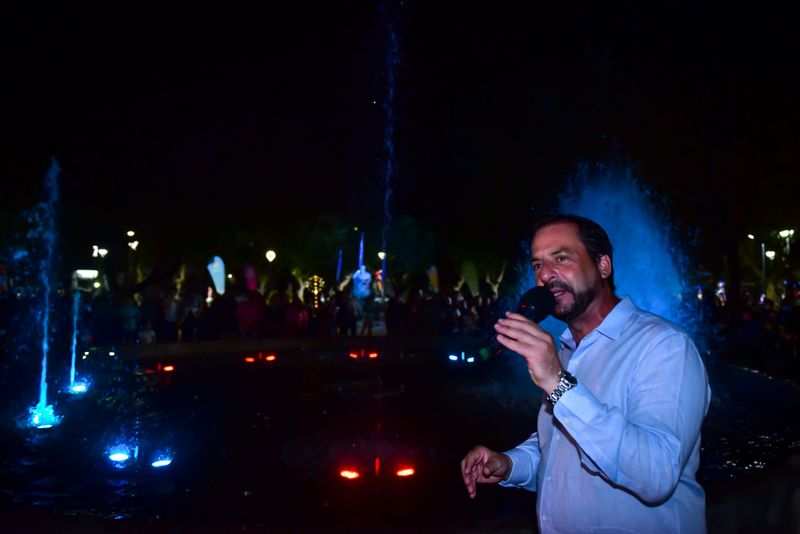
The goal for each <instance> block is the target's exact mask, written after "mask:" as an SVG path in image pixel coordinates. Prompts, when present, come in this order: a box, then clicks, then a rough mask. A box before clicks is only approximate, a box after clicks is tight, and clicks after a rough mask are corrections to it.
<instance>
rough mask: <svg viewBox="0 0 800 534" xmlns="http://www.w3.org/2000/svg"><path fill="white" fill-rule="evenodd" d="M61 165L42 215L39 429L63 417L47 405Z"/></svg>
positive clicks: (53, 171)
mask: <svg viewBox="0 0 800 534" xmlns="http://www.w3.org/2000/svg"><path fill="white" fill-rule="evenodd" d="M60 173H61V167H60V166H59V164H58V161H56V160H55V159H53V160H52V161H51V163H50V168H49V169H48V170H47V173H46V174H45V180H44V192H45V201H44V203H43V207H44V211H43V213H42V218H41V229H40V230H41V235H42V240H43V245H44V254H43V255H42V260H41V264H40V267H39V269H40V271H39V279H40V282H41V284H42V309H41V325H42V362H41V367H42V368H41V376H40V378H39V401H38V403H37V404H36V405H35V406H34V407H32V408H31V409H30V419H29V423H30V425H31V426H34V427H36V428H50V427H52V426H54V425H56V424H58V423H59V422H60V420H61V418H60V417H59V416H58V415H57V414H56V413H55V410H54V409H53V407H52V406H50V405H48V404H47V356H48V353H49V351H50V290H51V287H50V276H51V274H52V269H53V259H54V254H55V246H56V206H57V203H58V196H59V192H58V177H59V174H60Z"/></svg>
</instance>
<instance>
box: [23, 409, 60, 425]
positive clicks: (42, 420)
mask: <svg viewBox="0 0 800 534" xmlns="http://www.w3.org/2000/svg"><path fill="white" fill-rule="evenodd" d="M29 413H30V418H29V419H28V426H30V427H32V428H38V429H41V430H43V429H45V428H53V427H54V426H56V425H57V424H58V423H60V422H61V416H60V415H57V414H56V413H55V410H54V409H53V405H52V404H48V405H43V404H37V405H36V406H33V407H31V409H30V412H29Z"/></svg>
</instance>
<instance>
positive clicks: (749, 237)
mask: <svg viewBox="0 0 800 534" xmlns="http://www.w3.org/2000/svg"><path fill="white" fill-rule="evenodd" d="M755 238H756V236H754V235H753V234H747V239H755Z"/></svg>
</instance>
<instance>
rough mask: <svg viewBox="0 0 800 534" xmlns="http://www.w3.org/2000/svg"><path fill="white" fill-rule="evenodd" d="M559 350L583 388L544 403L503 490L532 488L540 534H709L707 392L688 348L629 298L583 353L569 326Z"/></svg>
mask: <svg viewBox="0 0 800 534" xmlns="http://www.w3.org/2000/svg"><path fill="white" fill-rule="evenodd" d="M560 342H561V350H560V351H559V358H560V359H561V363H562V365H563V366H564V368H565V369H567V371H569V372H570V373H571V374H572V375H574V376H575V377H576V378H577V380H578V385H577V386H576V387H574V388H573V389H571V390H569V391H567V392H566V393H565V394H564V395H563V396H562V397H561V399H560V400H559V401H558V403H557V404H556V406H555V409H553V408H552V407H551V406H550V403H549V402H547V401H545V402H543V403H542V406H541V408H540V410H539V419H538V425H537V428H538V432H536V433H534V434H533V435H532V436H531V437H530V438H529V439H528V440H526V441H525V442H524V443H522V444H520V445H519V446H517V447H515V448H514V449H511V450H510V451H507V452H506V454H507V455H508V456H509V457H510V458H511V460H512V469H511V473H510V475H509V477H508V479H507V480H505V481H503V482H501V485H503V486H511V487H520V488H525V489H528V490H531V491H536V492H537V510H538V515H539V529H540V531H541V532H542V534H549V533H586V532H598V533H612V532H619V533H631V534H633V533H635V534H648V533H662V532H663V533H681V534H688V533H691V534H696V533H704V532H705V531H706V526H705V493H704V492H703V489H702V488H701V487H700V485H699V484H698V483H697V480H696V479H695V473H696V472H697V468H698V465H699V463H700V426H701V425H702V422H703V418H704V417H705V414H706V413H707V411H708V406H709V402H710V399H711V390H710V388H709V386H708V377H707V375H706V371H705V367H704V365H703V362H702V360H701V358H700V355H699V354H698V352H697V348H696V347H695V345H694V343H693V342H692V340H691V339H690V338H689V337H688V335H687V334H686V333H684V332H683V331H682V330H680V329H679V328H678V327H676V326H674V325H673V324H671V323H669V322H667V321H666V320H664V319H662V318H660V317H658V316H655V315H653V314H650V313H647V312H644V311H642V310H640V309H638V308H637V307H636V306H635V305H634V304H633V303H632V302H631V301H630V300H629V299H623V300H622V301H620V302H619V303H618V304H617V305H616V306H615V307H614V308H613V309H612V310H611V312H610V313H609V314H608V315H607V316H606V317H605V319H604V320H603V322H602V323H601V324H600V325H598V326H597V328H595V329H594V330H593V331H592V332H591V333H590V334H589V335H587V336H586V337H585V338H584V339H583V340H582V341H581V342H580V345H579V346H578V347H576V346H575V341H574V340H573V338H572V334H571V333H570V331H569V329H567V330H566V331H565V332H564V333H563V334H562V335H561V338H560Z"/></svg>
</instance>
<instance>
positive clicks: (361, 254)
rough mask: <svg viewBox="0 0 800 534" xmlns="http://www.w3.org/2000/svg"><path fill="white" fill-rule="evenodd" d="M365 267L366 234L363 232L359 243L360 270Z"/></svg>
mask: <svg viewBox="0 0 800 534" xmlns="http://www.w3.org/2000/svg"><path fill="white" fill-rule="evenodd" d="M363 266H364V232H361V239H360V240H359V241H358V268H359V270H360V269H361V268H362V267H363Z"/></svg>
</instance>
